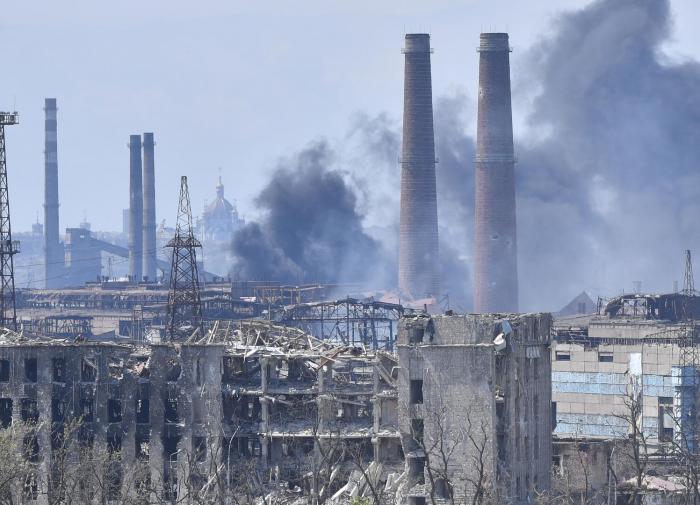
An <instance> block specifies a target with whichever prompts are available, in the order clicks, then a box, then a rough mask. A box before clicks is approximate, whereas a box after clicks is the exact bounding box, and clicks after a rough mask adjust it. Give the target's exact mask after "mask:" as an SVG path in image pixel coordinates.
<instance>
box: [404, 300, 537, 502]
mask: <svg viewBox="0 0 700 505" xmlns="http://www.w3.org/2000/svg"><path fill="white" fill-rule="evenodd" d="M550 328H551V316H550V315H549V314H524V315H515V314H500V315H499V314H495V315H494V314H490V315H486V314H484V315H465V316H456V315H445V316H435V317H428V316H416V317H407V318H404V319H403V320H402V321H401V324H400V327H399V340H398V342H397V347H398V360H399V366H400V368H399V381H398V391H399V426H400V430H401V437H402V440H403V444H404V452H405V455H406V469H407V470H406V471H407V475H406V482H405V486H404V489H403V494H404V495H405V496H406V498H407V503H409V504H414V505H419V504H424V503H426V499H427V498H428V497H431V498H433V497H435V495H437V498H441V499H449V498H455V499H456V500H457V502H459V503H462V502H465V503H471V500H472V498H473V497H474V495H478V494H480V493H483V494H491V493H493V494H494V495H495V496H494V498H495V499H496V500H497V501H496V502H497V503H505V502H506V501H507V500H513V502H515V503H522V502H526V501H527V500H529V499H531V498H533V497H534V496H535V495H536V493H537V492H538V491H542V490H546V489H548V488H549V483H550V463H551V414H550V398H551V384H550V380H551V361H550ZM429 502H432V500H429Z"/></svg>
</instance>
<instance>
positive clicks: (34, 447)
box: [24, 433, 39, 463]
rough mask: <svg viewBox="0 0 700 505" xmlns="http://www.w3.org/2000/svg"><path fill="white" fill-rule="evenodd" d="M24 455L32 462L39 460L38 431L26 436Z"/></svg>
mask: <svg viewBox="0 0 700 505" xmlns="http://www.w3.org/2000/svg"><path fill="white" fill-rule="evenodd" d="M24 457H25V459H26V460H27V461H29V462H31V463H38V462H39V439H38V437H37V436H36V433H28V434H26V435H25V436H24Z"/></svg>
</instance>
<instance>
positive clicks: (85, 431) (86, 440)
mask: <svg viewBox="0 0 700 505" xmlns="http://www.w3.org/2000/svg"><path fill="white" fill-rule="evenodd" d="M78 442H80V445H81V446H82V447H84V448H92V446H93V445H94V444H95V432H94V431H93V429H92V427H91V426H88V425H85V424H82V425H81V426H80V428H79V430H78Z"/></svg>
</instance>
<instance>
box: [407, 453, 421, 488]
mask: <svg viewBox="0 0 700 505" xmlns="http://www.w3.org/2000/svg"><path fill="white" fill-rule="evenodd" d="M424 469H425V458H409V460H408V475H409V478H410V479H411V481H412V482H415V483H416V484H425V472H424Z"/></svg>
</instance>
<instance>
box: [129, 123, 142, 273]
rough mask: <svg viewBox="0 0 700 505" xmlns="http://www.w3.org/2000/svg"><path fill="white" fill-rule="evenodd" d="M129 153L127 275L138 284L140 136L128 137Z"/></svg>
mask: <svg viewBox="0 0 700 505" xmlns="http://www.w3.org/2000/svg"><path fill="white" fill-rule="evenodd" d="M129 151H130V153H129V154H130V156H129V175H130V177H129V197H130V198H129V275H130V276H131V278H132V279H133V280H134V281H135V282H139V281H141V279H142V277H143V186H142V177H143V174H142V172H143V170H142V168H141V135H131V136H130V137H129Z"/></svg>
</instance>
